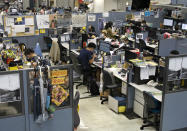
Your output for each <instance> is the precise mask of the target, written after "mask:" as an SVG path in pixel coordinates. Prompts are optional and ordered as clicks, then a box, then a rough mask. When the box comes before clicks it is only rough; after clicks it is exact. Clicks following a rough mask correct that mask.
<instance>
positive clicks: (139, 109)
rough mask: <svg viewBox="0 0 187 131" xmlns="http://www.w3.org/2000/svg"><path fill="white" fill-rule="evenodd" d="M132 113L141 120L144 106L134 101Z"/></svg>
mask: <svg viewBox="0 0 187 131" xmlns="http://www.w3.org/2000/svg"><path fill="white" fill-rule="evenodd" d="M133 111H134V113H136V114H137V115H138V116H140V117H141V118H143V112H144V106H143V105H142V104H140V103H139V102H137V101H136V100H135V101H134V108H133Z"/></svg>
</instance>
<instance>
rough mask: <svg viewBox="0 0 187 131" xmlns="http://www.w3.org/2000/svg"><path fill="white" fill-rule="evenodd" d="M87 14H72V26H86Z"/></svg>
mask: <svg viewBox="0 0 187 131" xmlns="http://www.w3.org/2000/svg"><path fill="white" fill-rule="evenodd" d="M86 21H87V16H86V14H80V15H77V14H76V15H75V14H73V15H72V26H73V27H84V26H86Z"/></svg>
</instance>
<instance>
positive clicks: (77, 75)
mask: <svg viewBox="0 0 187 131" xmlns="http://www.w3.org/2000/svg"><path fill="white" fill-rule="evenodd" d="M70 58H71V60H72V64H73V69H74V71H73V80H74V82H73V83H77V84H78V85H76V89H78V87H79V86H81V85H84V84H83V81H81V75H82V74H83V73H82V68H81V65H80V64H79V60H78V58H77V56H76V55H75V54H73V53H70Z"/></svg>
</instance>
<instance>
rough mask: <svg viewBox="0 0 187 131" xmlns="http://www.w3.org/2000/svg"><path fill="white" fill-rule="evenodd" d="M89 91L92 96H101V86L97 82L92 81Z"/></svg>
mask: <svg viewBox="0 0 187 131" xmlns="http://www.w3.org/2000/svg"><path fill="white" fill-rule="evenodd" d="M89 89H90V93H91V95H92V96H97V95H99V86H98V85H97V83H96V81H95V80H91V81H90V84H89Z"/></svg>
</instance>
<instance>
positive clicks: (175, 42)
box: [158, 38, 187, 57]
mask: <svg viewBox="0 0 187 131" xmlns="http://www.w3.org/2000/svg"><path fill="white" fill-rule="evenodd" d="M172 50H177V51H179V53H180V54H187V39H186V38H181V39H176V38H171V39H161V40H160V42H159V49H158V52H159V53H158V55H159V56H162V57H166V56H170V52H171V51H172Z"/></svg>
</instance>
